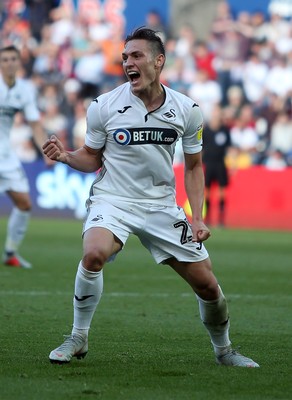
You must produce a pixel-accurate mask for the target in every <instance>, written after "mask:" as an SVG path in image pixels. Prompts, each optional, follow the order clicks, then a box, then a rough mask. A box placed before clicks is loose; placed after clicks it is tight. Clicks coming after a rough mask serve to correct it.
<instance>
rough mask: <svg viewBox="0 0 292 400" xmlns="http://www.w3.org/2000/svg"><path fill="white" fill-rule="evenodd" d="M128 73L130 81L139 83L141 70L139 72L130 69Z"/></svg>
mask: <svg viewBox="0 0 292 400" xmlns="http://www.w3.org/2000/svg"><path fill="white" fill-rule="evenodd" d="M127 75H128V79H129V81H130V82H131V83H133V84H135V83H137V81H138V80H139V78H140V74H139V72H137V71H129V72H128V73H127Z"/></svg>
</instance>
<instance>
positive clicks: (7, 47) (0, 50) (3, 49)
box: [0, 45, 20, 57]
mask: <svg viewBox="0 0 292 400" xmlns="http://www.w3.org/2000/svg"><path fill="white" fill-rule="evenodd" d="M4 51H14V52H15V53H17V55H18V57H20V51H19V50H18V48H17V47H15V46H13V45H11V46H6V47H2V48H0V55H1V54H2V53H4Z"/></svg>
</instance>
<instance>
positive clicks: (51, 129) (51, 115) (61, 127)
mask: <svg viewBox="0 0 292 400" xmlns="http://www.w3.org/2000/svg"><path fill="white" fill-rule="evenodd" d="M42 123H43V127H44V130H45V132H46V133H47V135H48V136H49V137H50V136H51V135H54V134H55V135H57V136H58V138H59V139H60V140H61V142H62V143H64V145H65V146H68V133H67V120H66V117H65V116H64V115H63V114H61V113H60V110H59V107H58V103H57V102H56V103H54V102H51V103H48V104H47V105H46V108H45V111H44V112H43V115H42Z"/></svg>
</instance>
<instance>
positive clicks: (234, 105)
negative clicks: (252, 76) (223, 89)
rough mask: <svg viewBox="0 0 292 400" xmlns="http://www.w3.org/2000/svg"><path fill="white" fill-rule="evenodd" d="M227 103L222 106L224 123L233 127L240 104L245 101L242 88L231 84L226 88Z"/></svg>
mask: <svg viewBox="0 0 292 400" xmlns="http://www.w3.org/2000/svg"><path fill="white" fill-rule="evenodd" d="M226 97H227V104H226V106H225V107H223V109H222V112H223V118H224V124H225V125H226V126H228V127H229V128H231V127H233V126H234V124H235V120H236V119H237V118H238V116H239V113H240V110H241V108H242V106H243V105H244V104H245V103H246V101H245V96H244V93H243V90H242V88H241V87H240V86H237V85H232V86H230V88H229V89H228V90H227V94H226Z"/></svg>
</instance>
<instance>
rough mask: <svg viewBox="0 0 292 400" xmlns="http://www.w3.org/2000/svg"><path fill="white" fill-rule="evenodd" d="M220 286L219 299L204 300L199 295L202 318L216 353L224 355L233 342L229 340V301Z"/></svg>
mask: <svg viewBox="0 0 292 400" xmlns="http://www.w3.org/2000/svg"><path fill="white" fill-rule="evenodd" d="M218 287H219V298H218V299H217V300H212V301H209V300H203V299H201V298H200V297H199V296H198V295H197V299H198V301H199V309H200V315H201V319H202V321H203V323H204V326H205V327H206V329H207V331H208V333H209V335H210V338H211V342H212V345H213V348H214V351H215V354H216V355H222V354H224V353H226V352H227V351H228V349H229V348H230V345H231V342H230V340H229V325H230V324H229V315H228V307H227V302H226V299H225V297H224V294H223V292H222V290H221V288H220V286H219V285H218Z"/></svg>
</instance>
